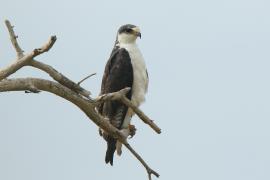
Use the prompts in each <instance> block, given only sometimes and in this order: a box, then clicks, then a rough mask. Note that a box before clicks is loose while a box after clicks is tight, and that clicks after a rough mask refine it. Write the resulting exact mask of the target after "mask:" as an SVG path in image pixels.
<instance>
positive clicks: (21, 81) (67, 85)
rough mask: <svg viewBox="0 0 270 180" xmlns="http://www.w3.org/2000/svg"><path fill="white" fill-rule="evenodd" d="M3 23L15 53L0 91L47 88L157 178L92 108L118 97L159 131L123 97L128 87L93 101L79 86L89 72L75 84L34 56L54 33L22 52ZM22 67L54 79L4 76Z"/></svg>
mask: <svg viewBox="0 0 270 180" xmlns="http://www.w3.org/2000/svg"><path fill="white" fill-rule="evenodd" d="M5 24H6V26H7V29H8V32H9V35H10V39H11V43H12V45H13V47H14V49H15V51H16V53H17V58H16V60H15V61H14V62H13V63H12V64H11V65H9V66H7V67H5V68H3V69H0V92H8V91H30V92H34V93H37V92H40V91H47V92H50V93H53V94H55V95H57V96H60V97H62V98H64V99H66V100H67V101H70V102H71V103H73V104H74V105H76V106H77V107H78V108H80V109H81V110H82V111H83V112H84V113H85V114H86V115H87V116H88V117H89V119H90V120H92V121H93V122H94V123H95V124H96V125H97V126H99V127H100V128H101V129H103V130H104V131H106V132H107V133H108V134H110V135H111V136H113V137H115V138H116V139H118V140H119V141H120V142H122V143H123V144H124V145H125V146H126V147H127V148H128V149H129V151H130V152H131V153H132V154H133V155H134V156H135V157H136V158H137V159H138V160H139V161H140V162H141V164H142V165H143V166H144V167H145V169H146V171H147V173H148V178H149V180H151V175H152V174H153V175H155V176H156V177H159V174H158V173H157V172H155V171H154V170H152V169H151V168H150V167H149V166H148V165H147V164H146V162H145V161H144V160H143V159H142V158H141V156H140V155H139V154H138V153H137V152H136V151H135V150H134V149H133V148H132V147H131V146H130V145H129V144H128V142H127V140H126V138H125V136H124V135H123V134H122V133H121V132H120V131H119V130H118V129H117V128H115V127H114V126H113V125H111V124H110V122H109V121H108V120H107V119H105V118H104V117H102V116H101V115H100V114H99V113H98V112H97V111H96V107H97V106H98V104H99V103H101V102H103V101H111V100H119V101H121V102H122V103H124V104H125V105H126V106H128V107H130V108H131V109H132V110H133V111H134V112H135V113H136V114H137V115H138V116H139V117H140V118H141V119H142V120H143V121H144V122H145V123H146V124H148V125H149V126H150V127H151V128H152V129H154V130H155V131H156V132H157V133H161V130H160V128H159V127H158V126H157V125H156V124H155V123H154V122H153V121H152V120H151V119H149V118H148V117H147V116H146V115H145V114H144V113H143V112H142V111H141V110H140V109H139V108H137V107H136V106H135V105H134V104H133V103H132V102H131V101H130V100H129V99H127V98H126V97H125V95H126V93H127V92H128V91H129V90H130V89H129V88H125V89H122V90H120V91H118V92H115V93H110V94H105V95H102V96H99V97H98V98H96V99H94V100H93V99H92V98H91V97H90V95H91V93H90V91H88V90H86V89H84V88H82V87H81V86H80V84H81V83H82V82H83V81H84V80H86V79H87V78H89V77H91V76H92V75H93V74H92V75H89V76H87V77H86V78H84V79H83V80H81V81H80V82H79V83H75V82H73V81H72V80H70V79H69V78H67V77H66V76H64V75H63V74H61V73H59V72H58V71H57V70H55V69H54V68H53V67H51V66H49V65H47V64H45V63H42V62H39V61H37V60H35V59H34V58H35V57H37V56H39V55H40V54H42V53H44V52H47V51H49V50H50V49H51V48H52V47H53V45H54V43H55V42H56V36H51V37H50V38H49V41H48V42H47V43H45V44H44V45H43V46H41V48H36V49H34V50H33V51H32V52H30V53H28V54H26V55H24V54H23V50H22V49H21V47H20V46H19V44H18V42H17V36H16V35H15V32H14V30H13V26H12V25H11V24H10V22H9V21H8V20H6V21H5ZM24 66H32V67H34V68H37V69H39V70H41V71H43V72H45V73H47V74H49V75H50V76H51V77H52V78H53V80H55V81H50V80H45V79H40V78H15V79H14V78H13V79H8V77H9V76H10V75H11V74H13V73H15V72H16V71H17V70H19V69H21V68H22V67H24Z"/></svg>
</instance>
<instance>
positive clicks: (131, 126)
mask: <svg viewBox="0 0 270 180" xmlns="http://www.w3.org/2000/svg"><path fill="white" fill-rule="evenodd" d="M128 129H129V135H130V138H132V137H133V136H134V135H135V134H136V130H137V129H136V127H135V126H134V125H132V124H129V125H128Z"/></svg>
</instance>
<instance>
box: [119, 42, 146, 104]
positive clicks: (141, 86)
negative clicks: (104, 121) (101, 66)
mask: <svg viewBox="0 0 270 180" xmlns="http://www.w3.org/2000/svg"><path fill="white" fill-rule="evenodd" d="M120 47H121V48H125V49H126V50H127V51H128V52H129V56H130V58H131V63H132V67H133V85H132V97H131V101H132V102H133V103H134V104H135V105H136V106H137V107H138V106H139V105H140V104H141V103H142V102H144V100H145V98H144V96H145V93H146V92H147V88H148V77H147V73H146V66H145V62H144V59H143V56H142V54H141V51H140V50H139V48H138V46H137V45H136V44H135V43H132V44H120Z"/></svg>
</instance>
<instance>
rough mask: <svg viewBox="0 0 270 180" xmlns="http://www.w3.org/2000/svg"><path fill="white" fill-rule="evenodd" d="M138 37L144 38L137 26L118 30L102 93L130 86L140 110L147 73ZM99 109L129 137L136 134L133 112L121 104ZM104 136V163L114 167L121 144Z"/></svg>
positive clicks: (133, 100) (104, 104) (146, 85)
mask: <svg viewBox="0 0 270 180" xmlns="http://www.w3.org/2000/svg"><path fill="white" fill-rule="evenodd" d="M137 37H140V38H141V32H140V29H139V28H138V27H137V26H134V25H131V24H126V25H123V26H121V27H120V28H119V30H118V32H117V38H116V41H115V45H114V47H113V50H112V53H111V55H110V58H109V60H108V62H107V64H106V67H105V71H104V75H103V79H102V85H101V93H100V94H101V95H102V94H106V93H111V92H116V91H119V90H121V89H123V88H126V87H130V88H131V90H130V92H129V93H127V95H126V97H127V98H128V99H130V100H131V101H132V102H133V103H134V104H135V105H136V106H137V107H138V106H139V105H140V104H141V103H142V102H143V101H144V100H145V93H146V92H147V88H148V74H147V70H146V66H145V62H144V59H143V56H142V54H141V52H140V50H139V48H138V46H137V44H136V39H137ZM98 110H99V113H100V114H102V115H103V116H104V117H105V118H107V119H108V120H109V121H110V123H111V124H112V125H113V126H115V127H116V128H118V129H119V130H120V131H122V133H123V134H124V135H125V136H126V137H128V136H129V135H130V134H134V132H133V133H131V131H132V130H133V131H134V126H132V125H130V120H131V117H132V115H133V114H134V112H133V111H132V109H130V108H128V107H127V106H125V105H124V104H122V103H121V102H119V101H110V102H104V103H103V104H101V105H100V107H99V109H98ZM132 127H133V128H132ZM102 135H103V137H104V139H105V140H106V141H107V151H106V156H105V162H106V163H110V164H111V165H113V156H114V152H115V150H117V154H118V155H121V143H120V142H117V140H116V139H115V138H113V137H112V136H110V135H108V134H106V132H103V133H102Z"/></svg>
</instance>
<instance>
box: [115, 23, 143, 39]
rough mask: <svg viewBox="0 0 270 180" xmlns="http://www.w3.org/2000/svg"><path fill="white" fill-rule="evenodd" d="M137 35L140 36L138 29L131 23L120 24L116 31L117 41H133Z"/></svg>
mask: <svg viewBox="0 0 270 180" xmlns="http://www.w3.org/2000/svg"><path fill="white" fill-rule="evenodd" d="M137 37H140V38H141V32H140V29H139V27H137V26H134V25H132V24H126V25H123V26H121V27H120V28H119V30H118V33H117V41H118V42H119V43H134V42H135V41H136V39H137Z"/></svg>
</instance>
